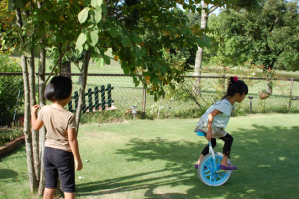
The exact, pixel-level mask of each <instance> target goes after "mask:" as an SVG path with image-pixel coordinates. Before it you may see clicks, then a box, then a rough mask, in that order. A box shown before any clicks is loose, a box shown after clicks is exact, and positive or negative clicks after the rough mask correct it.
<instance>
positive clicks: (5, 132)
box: [0, 127, 23, 146]
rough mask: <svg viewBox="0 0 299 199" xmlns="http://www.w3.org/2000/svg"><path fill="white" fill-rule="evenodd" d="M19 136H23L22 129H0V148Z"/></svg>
mask: <svg viewBox="0 0 299 199" xmlns="http://www.w3.org/2000/svg"><path fill="white" fill-rule="evenodd" d="M21 136H23V130H22V127H13V128H8V127H2V128H0V146H3V145H5V144H7V143H9V142H11V141H13V140H15V139H16V138H19V137H21Z"/></svg>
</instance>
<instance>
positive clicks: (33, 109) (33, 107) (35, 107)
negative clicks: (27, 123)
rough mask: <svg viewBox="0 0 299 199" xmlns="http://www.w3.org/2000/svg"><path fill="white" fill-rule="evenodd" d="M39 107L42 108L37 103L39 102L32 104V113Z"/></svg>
mask: <svg viewBox="0 0 299 199" xmlns="http://www.w3.org/2000/svg"><path fill="white" fill-rule="evenodd" d="M39 108H40V105H37V104H36V105H34V106H32V108H31V113H32V114H35V113H36V112H37V110H38V109H39Z"/></svg>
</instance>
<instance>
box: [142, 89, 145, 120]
mask: <svg viewBox="0 0 299 199" xmlns="http://www.w3.org/2000/svg"><path fill="white" fill-rule="evenodd" d="M145 105H146V89H145V88H144V86H143V100H142V117H145Z"/></svg>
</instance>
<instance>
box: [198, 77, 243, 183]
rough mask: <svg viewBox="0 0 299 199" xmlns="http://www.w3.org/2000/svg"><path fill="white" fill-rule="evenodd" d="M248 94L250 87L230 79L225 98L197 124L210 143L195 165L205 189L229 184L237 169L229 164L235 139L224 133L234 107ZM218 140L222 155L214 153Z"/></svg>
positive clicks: (235, 78) (200, 133)
mask: <svg viewBox="0 0 299 199" xmlns="http://www.w3.org/2000/svg"><path fill="white" fill-rule="evenodd" d="M247 93H248V87H247V85H246V84H245V83H244V82H243V81H241V80H238V77H236V76H235V77H230V83H229V86H228V89H227V93H226V95H225V96H224V97H223V98H222V99H221V100H219V101H218V102H216V103H215V104H213V105H212V106H211V107H210V108H209V109H208V110H207V111H206V112H205V113H204V114H203V116H202V117H201V118H200V120H199V122H198V123H197V124H196V129H195V131H196V132H197V135H199V136H205V137H206V138H207V140H208V141H209V144H208V145H207V146H206V147H205V148H204V149H203V150H202V152H201V155H200V157H199V160H198V161H197V163H196V164H195V168H196V169H198V175H199V178H200V180H201V181H202V182H203V183H204V184H206V185H209V186H220V185H222V184H224V183H226V182H227V180H228V178H229V177H230V174H231V172H232V170H236V169H237V167H236V166H233V165H231V163H230V160H229V155H230V151H231V146H232V143H233V137H232V136H231V135H230V134H228V133H227V132H226V131H225V130H224V129H225V127H226V126H227V124H228V121H229V118H230V116H231V113H232V109H233V108H234V103H235V102H238V103H240V102H242V101H243V100H244V98H245V95H247ZM216 138H219V139H221V140H223V141H224V147H223V154H222V153H218V152H217V153H215V152H214V151H213V148H214V147H215V146H216Z"/></svg>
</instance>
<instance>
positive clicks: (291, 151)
mask: <svg viewBox="0 0 299 199" xmlns="http://www.w3.org/2000/svg"><path fill="white" fill-rule="evenodd" d="M298 119H299V114H256V115H248V116H244V117H243V116H240V117H232V118H231V121H230V123H229V125H228V127H227V129H226V130H227V131H228V132H229V133H231V134H232V136H233V137H234V144H233V148H232V153H231V161H232V163H233V164H234V165H237V166H238V167H239V170H237V171H236V172H234V173H233V174H232V176H231V178H230V179H229V181H228V182H227V183H226V184H225V185H223V186H221V187H208V186H206V185H204V184H202V183H201V182H200V180H199V179H198V176H197V173H196V170H195V169H194V163H195V162H196V160H197V159H198V157H199V155H200V152H201V150H202V148H203V147H204V146H205V145H206V144H207V141H206V140H205V139H204V138H203V137H197V136H196V135H195V134H194V133H193V129H194V127H195V124H196V122H197V119H184V120H183V119H169V120H135V121H134V120H131V121H127V122H123V123H114V124H112V123H110V124H99V123H91V124H85V125H81V127H80V132H79V144H80V152H81V156H82V159H83V161H84V168H83V170H82V171H78V172H76V184H77V193H76V195H77V198H105V199H106V198H108V199H109V198H130V199H131V198H138V199H139V198H151V199H153V198H182V199H185V198H190V199H193V198H219V199H226V198H236V199H240V198H248V199H251V198H258V199H267V198H271V199H272V198H298V194H299V190H298V183H297V182H298V177H297V176H298V174H299V171H298V170H297V167H298V166H297V165H298V164H299V159H298V139H299V134H298V131H299V127H298V125H297V123H298ZM222 146H223V142H222V141H221V140H218V145H217V146H216V151H222ZM86 160H88V162H86ZM79 176H82V177H83V179H79V178H78V177H79ZM31 196H32V195H31V194H30V190H29V183H28V177H27V167H26V153H25V147H24V146H22V147H19V148H18V149H17V150H16V151H14V152H13V153H12V154H11V155H8V156H6V157H1V158H0V198H30V197H31Z"/></svg>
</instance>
